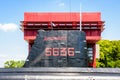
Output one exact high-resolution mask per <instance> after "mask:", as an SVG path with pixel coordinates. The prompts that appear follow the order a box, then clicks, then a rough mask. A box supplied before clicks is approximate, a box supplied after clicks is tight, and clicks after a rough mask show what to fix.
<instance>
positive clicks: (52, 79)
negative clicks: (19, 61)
mask: <svg viewBox="0 0 120 80" xmlns="http://www.w3.org/2000/svg"><path fill="white" fill-rule="evenodd" d="M0 80H120V68H68V67H62V68H53V67H49V68H48V67H44V68H43V67H41V68H6V69H5V68H0Z"/></svg>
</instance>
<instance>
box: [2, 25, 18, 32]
mask: <svg viewBox="0 0 120 80" xmlns="http://www.w3.org/2000/svg"><path fill="white" fill-rule="evenodd" d="M17 28H18V26H17V25H16V24H14V23H7V24H0V30H3V31H5V32H7V31H16V30H17Z"/></svg>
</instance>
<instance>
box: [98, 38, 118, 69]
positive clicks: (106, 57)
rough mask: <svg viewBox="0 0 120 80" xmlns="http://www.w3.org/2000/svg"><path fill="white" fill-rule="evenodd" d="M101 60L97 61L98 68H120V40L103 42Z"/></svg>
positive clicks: (100, 42) (101, 42) (100, 43)
mask: <svg viewBox="0 0 120 80" xmlns="http://www.w3.org/2000/svg"><path fill="white" fill-rule="evenodd" d="M98 44H99V45H100V58H99V59H98V60H97V67H112V68H115V67H120V47H119V46H120V40H116V41H109V40H101V41H99V42H98Z"/></svg>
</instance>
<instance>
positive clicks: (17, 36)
mask: <svg viewBox="0 0 120 80" xmlns="http://www.w3.org/2000/svg"><path fill="white" fill-rule="evenodd" d="M0 3H1V4H0V63H1V64H0V67H3V64H4V62H5V61H6V60H24V59H26V57H27V55H28V44H27V42H26V41H24V39H23V32H22V31H21V30H20V29H19V28H20V21H23V19H24V12H70V11H71V12H79V11H80V9H79V7H80V3H81V4H82V11H83V12H101V14H102V16H101V18H102V20H103V21H105V30H104V31H103V33H102V38H103V39H109V40H120V36H119V34H120V26H119V23H120V16H119V15H120V4H119V3H120V0H71V1H70V0H0ZM70 3H71V4H70Z"/></svg>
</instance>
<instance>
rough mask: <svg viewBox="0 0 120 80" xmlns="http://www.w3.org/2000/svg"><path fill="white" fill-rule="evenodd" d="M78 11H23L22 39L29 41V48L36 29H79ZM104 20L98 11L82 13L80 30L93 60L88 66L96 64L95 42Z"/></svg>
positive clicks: (98, 38) (98, 37)
mask: <svg viewBox="0 0 120 80" xmlns="http://www.w3.org/2000/svg"><path fill="white" fill-rule="evenodd" d="M79 21H80V13H79V12H71V13H70V12H35V13H34V12H25V13H24V21H21V26H22V31H23V32H24V39H25V40H26V41H28V43H29V50H30V49H31V46H32V44H33V41H34V40H35V38H36V35H37V30H39V29H44V30H52V29H54V30H79V23H80V22H79ZM103 26H104V21H102V20H101V13H100V12H83V13H82V30H83V31H85V33H86V40H87V44H90V45H91V46H93V49H94V51H93V62H92V63H88V64H89V66H92V67H95V66H96V58H95V56H96V55H95V50H96V49H95V44H96V42H97V41H99V40H100V39H101V32H102V31H103V30H104V28H103Z"/></svg>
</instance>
